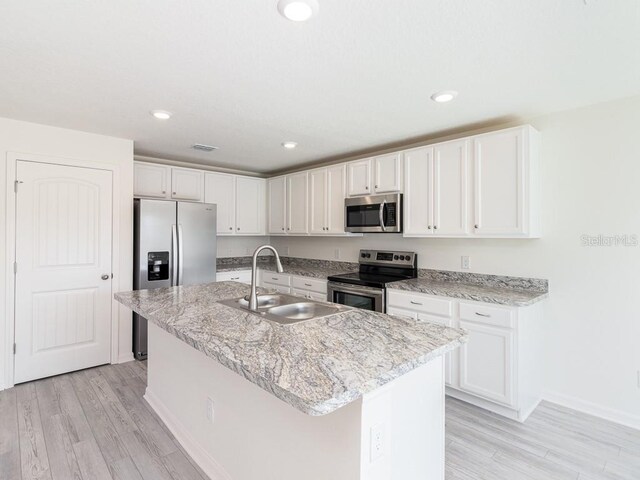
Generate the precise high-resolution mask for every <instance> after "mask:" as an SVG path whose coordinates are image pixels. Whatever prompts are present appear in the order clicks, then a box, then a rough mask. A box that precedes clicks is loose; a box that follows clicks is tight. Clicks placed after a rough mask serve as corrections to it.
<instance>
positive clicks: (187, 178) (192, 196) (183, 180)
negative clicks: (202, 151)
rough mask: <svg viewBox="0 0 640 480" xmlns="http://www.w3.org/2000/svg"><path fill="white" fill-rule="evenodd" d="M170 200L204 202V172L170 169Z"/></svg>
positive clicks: (188, 169) (189, 169)
mask: <svg viewBox="0 0 640 480" xmlns="http://www.w3.org/2000/svg"><path fill="white" fill-rule="evenodd" d="M171 198H172V199H173V200H189V201H192V202H202V201H203V200H204V172H203V171H202V170H193V169H191V168H175V167H172V168H171Z"/></svg>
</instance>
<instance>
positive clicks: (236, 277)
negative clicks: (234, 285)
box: [216, 270, 251, 283]
mask: <svg viewBox="0 0 640 480" xmlns="http://www.w3.org/2000/svg"><path fill="white" fill-rule="evenodd" d="M216 281H217V282H227V281H230V282H241V283H251V270H240V271H236V272H220V273H216Z"/></svg>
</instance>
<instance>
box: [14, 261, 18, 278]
mask: <svg viewBox="0 0 640 480" xmlns="http://www.w3.org/2000/svg"><path fill="white" fill-rule="evenodd" d="M13 273H14V275H15V274H16V273H18V262H13Z"/></svg>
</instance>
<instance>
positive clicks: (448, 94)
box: [431, 90, 458, 103]
mask: <svg viewBox="0 0 640 480" xmlns="http://www.w3.org/2000/svg"><path fill="white" fill-rule="evenodd" d="M457 96H458V92H456V91H455V90H445V91H443V92H436V93H434V94H433V95H431V100H433V101H434V102H438V103H447V102H450V101H451V100H453V99H454V98H456V97H457Z"/></svg>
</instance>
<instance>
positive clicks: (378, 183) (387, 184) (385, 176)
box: [373, 153, 402, 193]
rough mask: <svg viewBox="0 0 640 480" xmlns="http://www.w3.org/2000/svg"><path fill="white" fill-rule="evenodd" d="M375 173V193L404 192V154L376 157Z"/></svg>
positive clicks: (374, 162) (374, 160)
mask: <svg viewBox="0 0 640 480" xmlns="http://www.w3.org/2000/svg"><path fill="white" fill-rule="evenodd" d="M373 172H374V174H373V191H374V192H375V193H392V192H401V191H402V153H391V154H389V155H382V156H379V157H375V158H374V159H373Z"/></svg>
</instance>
